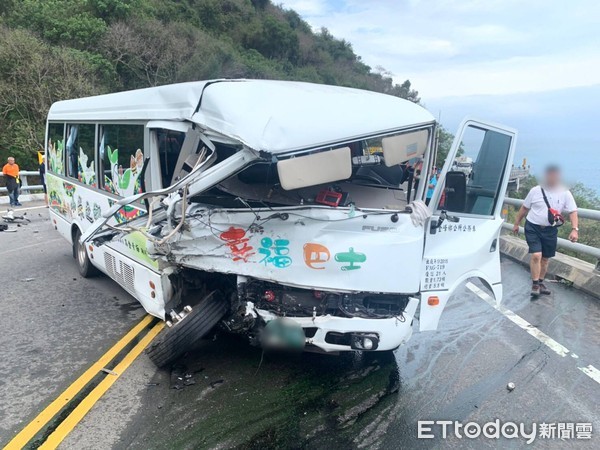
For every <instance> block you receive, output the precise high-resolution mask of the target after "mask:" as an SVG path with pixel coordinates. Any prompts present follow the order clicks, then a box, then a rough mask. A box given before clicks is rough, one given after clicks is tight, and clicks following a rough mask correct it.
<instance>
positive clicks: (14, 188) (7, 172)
mask: <svg viewBox="0 0 600 450" xmlns="http://www.w3.org/2000/svg"><path fill="white" fill-rule="evenodd" d="M2 173H3V174H4V177H5V178H6V190H7V191H8V198H9V199H10V206H21V204H20V203H19V166H18V165H17V164H16V163H15V158H13V157H12V156H9V157H8V164H5V165H4V167H3V168H2Z"/></svg>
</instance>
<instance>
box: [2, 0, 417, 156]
mask: <svg viewBox="0 0 600 450" xmlns="http://www.w3.org/2000/svg"><path fill="white" fill-rule="evenodd" d="M220 77H226V78H236V77H246V78H275V79H285V80H303V81H311V82H316V83H327V84H338V85H343V86H351V87H358V88H363V89H370V90H374V91H378V92H385V93H389V94H392V95H397V96H400V97H403V98H408V99H410V100H412V101H418V100H419V99H418V93H417V92H416V91H414V90H413V89H411V84H410V82H409V81H406V82H404V83H402V84H401V85H398V84H394V83H393V81H392V79H391V78H390V76H389V75H386V74H385V72H384V71H383V70H381V69H380V70H378V71H374V70H373V69H372V68H371V67H369V66H368V65H366V64H365V63H364V62H363V61H362V60H361V58H360V56H357V55H356V54H355V53H354V51H353V50H352V46H351V45H350V44H349V43H348V42H347V41H344V40H339V39H336V38H335V37H333V36H332V35H331V33H329V32H328V31H327V30H326V29H322V30H320V31H318V32H316V33H315V32H313V31H312V30H311V28H310V27H309V25H308V24H307V23H306V22H305V21H304V20H302V19H301V18H300V16H299V15H298V14H297V13H296V12H294V11H291V10H285V9H282V8H281V7H279V6H275V5H274V4H273V3H271V1H269V0H2V1H1V2H0V129H1V130H2V132H1V133H0V161H4V160H5V159H6V157H7V156H8V154H13V155H15V156H16V157H17V159H18V162H19V163H20V164H21V167H24V168H32V167H35V165H36V163H35V159H36V156H35V155H36V150H39V149H40V148H42V147H43V140H44V120H45V116H46V113H47V110H48V108H49V106H50V105H51V104H52V103H53V102H55V101H57V100H61V99H68V98H75V97H82V96H87V95H94V94H101V93H107V92H114V91H120V90H126V89H136V88H142V87H147V86H156V85H161V84H168V83H176V82H182V81H190V80H202V79H209V78H220Z"/></svg>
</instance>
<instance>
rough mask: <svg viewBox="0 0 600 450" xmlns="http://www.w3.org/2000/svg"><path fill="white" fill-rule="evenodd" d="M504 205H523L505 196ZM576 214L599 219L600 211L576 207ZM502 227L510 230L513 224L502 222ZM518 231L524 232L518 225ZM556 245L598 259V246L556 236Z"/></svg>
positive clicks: (599, 256) (599, 255)
mask: <svg viewBox="0 0 600 450" xmlns="http://www.w3.org/2000/svg"><path fill="white" fill-rule="evenodd" d="M504 204H505V205H511V206H516V207H517V208H520V207H521V206H522V205H523V200H522V199H518V198H508V197H507V198H505V199H504ZM577 215H578V216H579V217H581V218H583V219H590V220H597V221H600V211H597V210H595V209H585V208H578V209H577ZM502 228H504V229H507V230H512V228H513V224H510V223H506V222H505V223H503V224H502ZM519 233H524V230H523V227H519ZM558 247H559V248H564V249H566V250H571V251H573V252H577V253H582V254H584V255H589V256H593V257H594V258H598V260H599V261H600V248H596V247H592V246H591V245H586V244H579V243H577V242H571V241H569V240H567V239H563V238H558Z"/></svg>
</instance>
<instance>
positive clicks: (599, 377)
mask: <svg viewBox="0 0 600 450" xmlns="http://www.w3.org/2000/svg"><path fill="white" fill-rule="evenodd" d="M578 369H579V370H581V371H582V372H583V373H585V374H586V375H587V376H588V377H590V378H591V379H592V380H594V381H595V382H596V383H598V384H600V370H598V369H596V368H595V367H594V366H592V365H591V364H590V365H589V366H587V367H578Z"/></svg>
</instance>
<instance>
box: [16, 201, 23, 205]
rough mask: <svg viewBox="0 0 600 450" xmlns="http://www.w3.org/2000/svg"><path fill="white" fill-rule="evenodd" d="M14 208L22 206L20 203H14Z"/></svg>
mask: <svg viewBox="0 0 600 450" xmlns="http://www.w3.org/2000/svg"><path fill="white" fill-rule="evenodd" d="M15 206H23V205H22V204H21V203H19V202H17V203H15Z"/></svg>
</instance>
